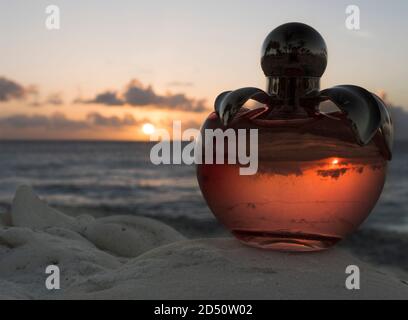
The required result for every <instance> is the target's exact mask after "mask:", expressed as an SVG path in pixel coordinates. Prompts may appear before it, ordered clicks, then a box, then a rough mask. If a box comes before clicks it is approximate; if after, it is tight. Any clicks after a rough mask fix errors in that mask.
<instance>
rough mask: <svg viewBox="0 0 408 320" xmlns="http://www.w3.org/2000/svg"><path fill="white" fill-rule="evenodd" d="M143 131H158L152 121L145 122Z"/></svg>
mask: <svg viewBox="0 0 408 320" xmlns="http://www.w3.org/2000/svg"><path fill="white" fill-rule="evenodd" d="M142 131H143V133H144V134H148V135H150V134H153V133H154V132H155V131H156V128H155V127H154V125H152V124H151V123H145V124H144V125H143V127H142Z"/></svg>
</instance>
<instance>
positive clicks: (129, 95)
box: [76, 80, 207, 112]
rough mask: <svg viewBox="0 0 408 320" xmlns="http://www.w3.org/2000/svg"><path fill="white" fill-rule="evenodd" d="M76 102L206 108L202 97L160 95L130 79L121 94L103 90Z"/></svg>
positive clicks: (190, 108)
mask: <svg viewBox="0 0 408 320" xmlns="http://www.w3.org/2000/svg"><path fill="white" fill-rule="evenodd" d="M76 102H85V103H99V104H103V105H108V106H120V105H131V106H135V107H145V106H155V107H156V108H163V109H175V110H182V111H190V112H202V111H206V110H207V108H206V105H205V100H204V99H194V98H189V97H187V96H186V95H185V94H184V93H178V94H172V93H167V94H165V95H160V94H157V93H156V92H155V91H154V90H153V87H152V86H143V84H142V83H141V82H140V81H138V80H132V81H131V82H130V83H129V84H128V85H127V87H126V89H125V91H124V92H123V94H121V95H120V94H119V93H118V92H115V91H105V92H103V93H100V94H98V95H96V97H95V98H93V99H91V100H76Z"/></svg>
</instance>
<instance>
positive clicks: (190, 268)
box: [0, 187, 408, 299]
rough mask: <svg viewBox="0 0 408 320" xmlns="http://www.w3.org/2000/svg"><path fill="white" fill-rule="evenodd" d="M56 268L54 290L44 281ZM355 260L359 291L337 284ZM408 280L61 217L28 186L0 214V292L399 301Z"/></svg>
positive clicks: (337, 259) (344, 256) (152, 225)
mask: <svg viewBox="0 0 408 320" xmlns="http://www.w3.org/2000/svg"><path fill="white" fill-rule="evenodd" d="M50 264H54V265H58V266H59V267H60V270H61V289H60V290H52V291H49V290H47V289H46V288H45V280H46V278H47V275H46V274H45V268H46V266H48V265H50ZM350 264H354V265H358V266H359V267H360V270H361V289H360V290H354V291H349V290H347V289H346V288H345V279H346V277H347V275H346V274H345V268H346V266H347V265H350ZM407 297H408V285H407V284H406V283H404V282H403V281H401V280H399V279H397V278H395V277H393V276H391V275H388V274H387V273H384V272H382V271H379V270H376V269H375V268H373V267H372V266H370V265H367V264H365V263H363V262H361V261H359V260H358V259H357V258H356V257H354V256H352V255H350V254H348V253H347V252H345V251H343V250H340V249H334V250H329V251H326V252H321V253H314V254H284V253H278V252H269V251H262V250H257V249H253V248H249V247H246V246H243V245H241V244H240V243H239V242H237V241H235V240H234V239H229V238H225V239H223V238H219V239H200V240H186V239H184V237H183V236H181V235H180V234H179V233H178V232H177V231H175V230H174V229H172V228H170V227H169V226H166V225H164V224H163V223H160V222H158V221H154V220H152V219H146V218H140V217H132V216H112V217H107V218H101V219H94V218H93V217H91V216H81V217H78V218H72V217H69V216H67V215H65V214H63V213H61V212H58V211H56V210H54V209H52V208H50V207H48V206H47V204H46V203H44V202H43V201H41V200H40V199H38V197H37V196H35V195H34V194H33V192H32V191H31V189H30V188H28V187H22V188H20V189H19V190H18V192H17V194H16V197H15V199H14V201H13V207H12V212H11V217H10V215H3V216H2V217H0V298H1V299H42V298H45V299H54V298H57V299H71V298H73V299H78V298H79V299H104V298H110V299H170V298H171V299H178V298H182V299H194V298H202V299H305V298H309V299H344V298H347V299H370V298H373V299H406V298H407Z"/></svg>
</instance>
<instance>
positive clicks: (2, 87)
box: [0, 77, 27, 101]
mask: <svg viewBox="0 0 408 320" xmlns="http://www.w3.org/2000/svg"><path fill="white" fill-rule="evenodd" d="M26 94H27V90H26V89H25V88H24V87H23V86H22V85H20V84H18V83H17V82H15V81H13V80H9V79H6V78H4V77H0V101H9V100H12V99H23V98H25V96H26Z"/></svg>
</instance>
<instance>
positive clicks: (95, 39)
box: [0, 0, 408, 140]
mask: <svg viewBox="0 0 408 320" xmlns="http://www.w3.org/2000/svg"><path fill="white" fill-rule="evenodd" d="M50 4H54V5H57V6H58V7H59V8H60V29H59V30H48V29H47V28H46V27H45V20H46V18H47V14H46V12H45V8H46V7H47V6H48V5H50ZM350 4H354V5H358V6H359V8H360V23H361V29H360V30H358V31H356V30H348V29H347V28H346V27H345V19H346V13H345V9H346V7H347V5H350ZM407 14H408V1H406V0H393V1H378V0H377V1H356V0H353V1H351V2H350V1H342V0H338V1H337V0H336V1H327V0H326V1H320V0H313V1H312V0H298V1H290V0H286V1H273V0H269V1H263V0H252V1H249V0H248V1H242V0H238V1H237V0H235V1H232V0H231V1H223V0H218V1H213V0H209V1H193V0H190V1H179V0H173V1H137V0H133V1H125V0H122V1H120V0H118V1H113V0H110V1H108V0H99V1H96V0H95V1H94V0H83V1H79V0H78V1H73V0H69V1H68V0H66V1H63V0H60V1H57V0H53V1H51V2H50V1H42V0H36V1H22V0H0V39H1V41H0V57H1V58H0V139H109V140H111V139H122V140H146V139H148V136H147V135H146V134H144V133H143V131H142V128H143V125H144V124H146V123H152V124H153V125H154V126H156V127H164V128H167V127H169V126H170V124H171V120H173V119H176V120H182V121H183V123H184V124H185V126H186V127H190V126H198V125H199V124H200V123H201V122H202V121H203V120H204V119H205V117H206V116H207V115H208V114H209V113H210V112H211V110H212V108H213V102H214V99H215V97H216V96H217V95H218V94H219V93H220V92H222V91H225V90H231V89H237V88H240V87H245V86H257V87H260V88H264V87H265V77H264V75H263V73H262V70H261V68H260V64H259V58H260V57H259V54H260V49H261V45H262V42H263V39H264V38H265V37H266V35H267V34H268V33H269V32H270V31H271V30H273V29H274V28H275V27H277V26H279V25H280V24H282V23H285V22H291V21H299V22H303V23H307V24H309V25H311V26H312V27H314V28H315V29H317V30H318V31H319V32H320V33H321V34H322V36H323V37H324V39H325V40H326V43H327V46H328V53H329V61H328V67H327V69H326V72H325V74H324V76H323V78H322V82H321V87H322V88H326V87H330V86H333V85H337V84H355V85H359V86H362V87H365V88H367V89H368V90H370V91H372V92H382V93H386V97H387V102H388V103H389V104H391V105H392V106H394V107H395V109H396V114H397V115H398V118H400V119H405V120H406V123H407V124H408V90H407V89H406V76H407V71H408V66H407V64H406V62H405V60H406V58H407V56H408V41H407V40H406V39H407V31H408V19H406V16H407ZM405 120H404V121H405ZM398 121H400V122H401V121H402V120H398ZM402 127H404V128H405V126H402ZM407 127H408V126H407ZM401 132H403V131H401ZM405 133H407V135H408V130H405V132H404V133H403V134H405Z"/></svg>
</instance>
